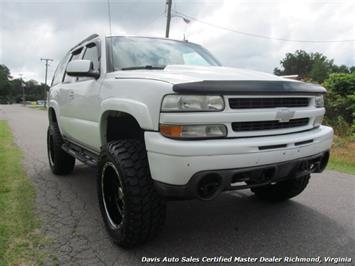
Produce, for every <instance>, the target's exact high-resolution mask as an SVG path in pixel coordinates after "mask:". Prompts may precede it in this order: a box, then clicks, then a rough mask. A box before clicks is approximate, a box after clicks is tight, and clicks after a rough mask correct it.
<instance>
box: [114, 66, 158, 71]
mask: <svg viewBox="0 0 355 266" xmlns="http://www.w3.org/2000/svg"><path fill="white" fill-rule="evenodd" d="M164 68H165V66H151V65H146V66H134V67H123V68H121V70H135V69H164Z"/></svg>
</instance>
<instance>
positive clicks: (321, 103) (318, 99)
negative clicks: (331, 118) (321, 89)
mask: <svg viewBox="0 0 355 266" xmlns="http://www.w3.org/2000/svg"><path fill="white" fill-rule="evenodd" d="M315 104H316V107H317V108H321V107H324V98H323V96H316V98H315Z"/></svg>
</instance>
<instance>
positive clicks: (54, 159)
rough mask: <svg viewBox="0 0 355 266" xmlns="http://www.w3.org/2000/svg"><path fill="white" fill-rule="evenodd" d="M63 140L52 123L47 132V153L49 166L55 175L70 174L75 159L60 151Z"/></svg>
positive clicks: (55, 125)
mask: <svg viewBox="0 0 355 266" xmlns="http://www.w3.org/2000/svg"><path fill="white" fill-rule="evenodd" d="M62 145H63V138H62V136H61V134H60V130H59V127H58V125H57V124H56V123H52V124H51V125H49V127H48V131H47V153H48V161H49V166H50V167H51V170H52V172H53V174H55V175H67V174H70V173H71V172H72V171H73V169H74V166H75V158H74V157H73V156H71V155H69V154H68V153H66V152H65V151H64V150H63V149H62Z"/></svg>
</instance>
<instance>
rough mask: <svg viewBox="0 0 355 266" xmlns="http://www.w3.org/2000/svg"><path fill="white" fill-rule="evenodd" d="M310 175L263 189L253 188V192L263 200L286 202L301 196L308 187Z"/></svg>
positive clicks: (263, 187)
mask: <svg viewBox="0 0 355 266" xmlns="http://www.w3.org/2000/svg"><path fill="white" fill-rule="evenodd" d="M310 177H311V176H310V175H306V176H302V177H299V178H293V179H288V180H284V181H279V182H277V183H276V184H270V185H266V186H262V187H255V188H252V189H251V191H253V192H254V193H255V196H256V197H257V198H259V199H261V200H265V201H271V202H277V201H285V200H288V199H290V198H293V197H296V196H297V195H299V194H300V193H301V192H302V191H303V190H304V189H305V188H306V187H307V185H308V182H309V179H310Z"/></svg>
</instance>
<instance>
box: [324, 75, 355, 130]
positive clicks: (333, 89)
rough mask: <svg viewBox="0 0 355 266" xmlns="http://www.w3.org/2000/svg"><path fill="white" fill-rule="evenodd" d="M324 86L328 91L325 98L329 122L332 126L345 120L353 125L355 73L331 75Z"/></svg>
mask: <svg viewBox="0 0 355 266" xmlns="http://www.w3.org/2000/svg"><path fill="white" fill-rule="evenodd" d="M323 86H324V87H326V88H327V90H328V93H327V94H326V96H325V104H326V108H327V120H328V122H329V123H330V124H332V123H336V121H341V120H344V121H345V122H346V123H347V124H348V125H352V124H353V120H354V114H355V72H353V73H351V74H346V73H334V74H330V76H329V78H328V79H327V80H325V81H324V83H323ZM334 127H337V125H336V124H335V125H334Z"/></svg>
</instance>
